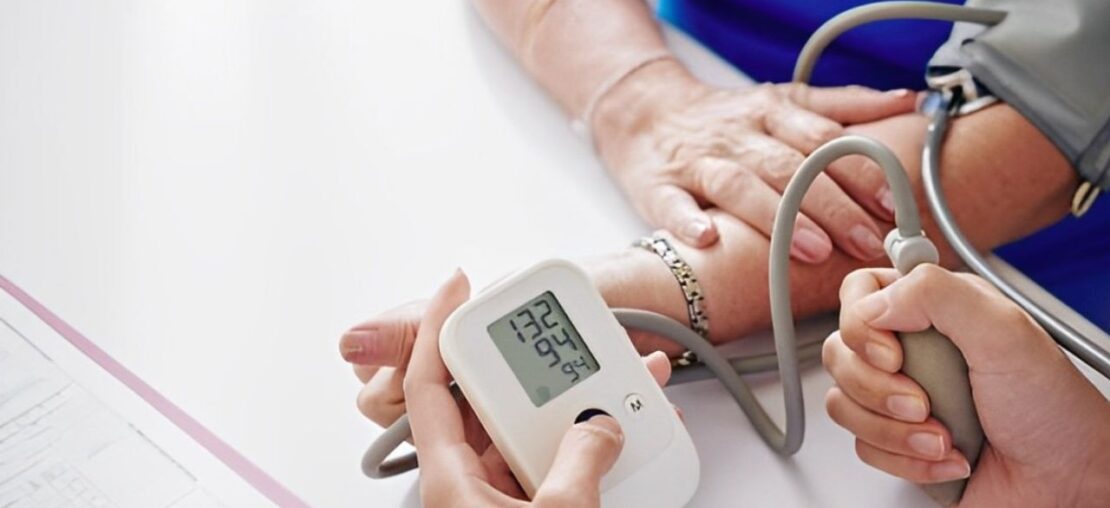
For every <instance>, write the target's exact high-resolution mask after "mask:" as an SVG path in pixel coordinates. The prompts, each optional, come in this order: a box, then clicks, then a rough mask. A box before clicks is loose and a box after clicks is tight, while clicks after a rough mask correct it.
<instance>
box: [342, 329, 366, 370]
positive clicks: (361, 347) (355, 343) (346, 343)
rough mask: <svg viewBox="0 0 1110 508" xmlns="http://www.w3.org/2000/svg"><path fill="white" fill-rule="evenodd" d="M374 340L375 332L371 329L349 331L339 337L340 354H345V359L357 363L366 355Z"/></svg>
mask: <svg viewBox="0 0 1110 508" xmlns="http://www.w3.org/2000/svg"><path fill="white" fill-rule="evenodd" d="M373 340H374V333H373V332H371V331H369V330H352V331H349V332H347V333H345V334H343V338H341V339H339V354H340V355H341V356H343V360H345V361H347V362H350V363H355V362H357V361H359V360H360V359H362V358H365V357H366V353H367V351H368V350H369V349H370V348H371V347H372V344H371V342H372V341H373Z"/></svg>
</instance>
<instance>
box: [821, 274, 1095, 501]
mask: <svg viewBox="0 0 1110 508" xmlns="http://www.w3.org/2000/svg"><path fill="white" fill-rule="evenodd" d="M841 299H842V302H843V307H842V309H841V314H840V331H839V332H836V333H833V335H832V336H830V337H829V339H828V340H827V341H826V342H825V348H824V361H825V365H826V367H827V368H828V370H829V372H830V373H831V374H832V376H833V378H835V379H836V382H837V386H836V387H834V388H832V389H830V390H829V393H828V396H827V398H826V405H827V409H828V412H829V415H830V416H831V417H832V419H833V420H834V421H835V422H837V423H838V424H840V425H841V426H842V427H844V428H846V429H848V430H849V431H850V432H852V433H853V434H855V436H856V453H857V454H858V455H859V457H860V458H861V459H862V460H863V461H864V462H866V463H868V464H870V465H872V466H874V467H876V468H879V469H882V470H883V471H886V472H888V473H891V474H893V475H896V476H900V477H902V478H906V479H908V480H911V481H914V482H917V483H934V482H942V481H945V480H952V479H958V478H966V477H968V476H969V475H970V476H971V480H970V482H969V483H968V486H967V490H966V491H965V493H964V498H963V500H962V501H961V505H964V506H1050V505H1069V506H1096V505H1099V504H1100V503H1103V504H1104V503H1105V502H1106V500H1107V499H1110V403H1108V402H1107V400H1106V398H1104V397H1103V396H1102V395H1101V394H1100V393H1099V392H1098V391H1097V390H1096V389H1095V388H1094V387H1093V386H1092V385H1091V384H1090V383H1089V382H1088V381H1087V380H1086V379H1084V378H1083V376H1082V375H1081V374H1080V373H1079V372H1078V371H1077V370H1076V369H1075V367H1074V366H1072V364H1071V362H1070V361H1068V359H1067V358H1066V357H1065V356H1064V354H1063V353H1062V352H1061V351H1060V349H1059V348H1058V347H1057V346H1056V344H1055V343H1054V342H1053V341H1052V340H1051V338H1049V337H1048V335H1047V334H1046V333H1045V332H1044V331H1043V330H1042V329H1041V328H1040V327H1039V326H1037V325H1036V323H1034V322H1033V320H1032V319H1031V318H1030V317H1029V316H1028V315H1026V314H1025V313H1024V312H1023V311H1022V310H1021V309H1020V308H1018V307H1017V305H1016V304H1014V303H1013V302H1011V301H1010V300H1008V299H1007V298H1005V297H1003V296H1002V295H1001V294H1000V293H998V292H997V291H996V290H995V289H994V288H992V287H990V286H989V285H988V284H987V283H986V282H984V281H983V280H981V279H978V278H976V277H974V276H971V275H964V274H953V273H950V272H948V271H946V270H944V269H942V268H938V267H936V266H932V265H924V266H921V267H918V268H917V269H915V270H914V271H913V272H911V273H910V274H909V275H908V276H906V277H903V278H898V274H897V273H896V272H895V271H893V270H890V269H873V270H861V271H858V272H855V273H853V274H852V275H850V276H849V277H848V278H847V279H845V281H844V284H843V286H842V289H841ZM930 326H934V327H936V328H937V330H939V331H940V332H941V333H943V334H945V335H947V336H948V337H949V338H951V339H952V341H953V342H954V343H955V344H956V346H957V347H958V348H959V349H960V350H961V351H962V352H963V354H964V357H965V358H966V359H967V363H968V368H969V373H970V378H971V386H972V393H973V397H974V401H975V406H976V409H977V410H978V413H979V418H980V420H981V421H982V424H983V430H984V432H985V434H986V437H987V442H988V444H987V445H986V446H985V447H984V448H983V451H982V454H981V455H980V458H979V463H978V465H977V467H976V468H975V470H974V471H970V470H969V467H968V462H967V460H966V459H965V457H964V456H963V455H962V454H960V452H959V451H957V450H955V449H954V448H953V447H952V438H951V436H950V434H949V432H948V430H947V429H946V428H945V427H944V425H942V424H941V423H940V422H938V421H937V420H935V419H934V418H932V417H929V416H928V415H929V400H928V398H927V396H926V395H925V393H924V391H922V389H921V388H920V387H919V386H918V385H917V384H916V383H914V382H913V381H912V380H910V379H909V378H908V377H906V376H905V375H903V374H900V373H898V371H899V369H900V368H901V365H902V349H901V346H900V344H899V343H898V341H897V340H896V339H895V337H894V334H893V332H894V331H918V330H924V329H926V328H928V327H930Z"/></svg>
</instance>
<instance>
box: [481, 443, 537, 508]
mask: <svg viewBox="0 0 1110 508" xmlns="http://www.w3.org/2000/svg"><path fill="white" fill-rule="evenodd" d="M481 460H482V466H483V467H485V468H486V471H489V484H490V486H492V487H493V488H495V489H497V490H498V491H499V492H502V493H504V494H507V495H509V496H511V497H514V498H516V499H525V498H526V496H525V494H524V489H521V488H520V484H519V483H517V481H516V478H515V477H513V473H512V471H511V470H510V469H509V464H508V462H505V457H504V456H503V455H501V451H499V450H498V449H497V447H496V446H489V447H487V448H486V451H484V452H482V459H481Z"/></svg>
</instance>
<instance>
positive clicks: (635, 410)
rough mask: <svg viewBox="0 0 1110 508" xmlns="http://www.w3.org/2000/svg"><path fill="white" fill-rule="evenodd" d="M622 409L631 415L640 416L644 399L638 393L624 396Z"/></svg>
mask: <svg viewBox="0 0 1110 508" xmlns="http://www.w3.org/2000/svg"><path fill="white" fill-rule="evenodd" d="M624 410H625V411H626V412H628V414H630V415H632V416H640V414H641V413H643V412H644V399H643V398H641V397H640V394H638V393H633V394H631V395H629V396H627V397H625V398H624Z"/></svg>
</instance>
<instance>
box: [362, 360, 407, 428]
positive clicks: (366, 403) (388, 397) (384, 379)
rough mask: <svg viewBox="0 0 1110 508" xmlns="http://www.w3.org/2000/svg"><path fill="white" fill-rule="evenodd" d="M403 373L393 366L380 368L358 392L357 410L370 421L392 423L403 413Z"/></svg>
mask: <svg viewBox="0 0 1110 508" xmlns="http://www.w3.org/2000/svg"><path fill="white" fill-rule="evenodd" d="M404 378H405V374H404V372H403V371H400V370H398V369H396V368H393V367H383V368H381V369H380V370H379V371H378V372H377V373H376V374H374V377H372V378H370V380H369V382H367V383H366V385H365V386H363V387H362V389H361V390H359V392H358V399H357V402H356V403H357V405H358V410H359V411H360V412H361V413H362V414H363V415H364V416H366V417H367V418H369V419H370V421H372V422H374V423H376V424H378V425H380V426H382V427H388V426H390V425H393V422H395V421H397V419H398V418H400V417H401V415H403V414H405V393H404V391H403V390H402V383H403V382H404Z"/></svg>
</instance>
